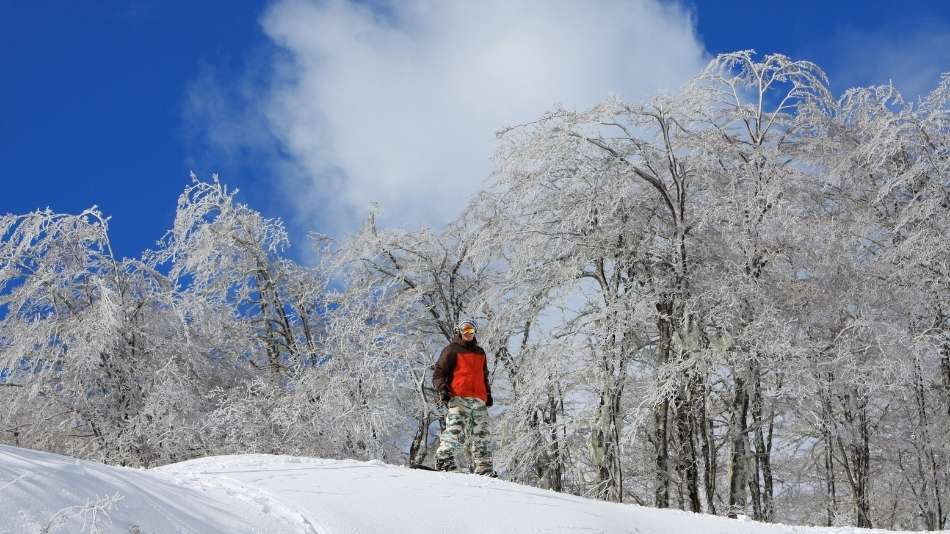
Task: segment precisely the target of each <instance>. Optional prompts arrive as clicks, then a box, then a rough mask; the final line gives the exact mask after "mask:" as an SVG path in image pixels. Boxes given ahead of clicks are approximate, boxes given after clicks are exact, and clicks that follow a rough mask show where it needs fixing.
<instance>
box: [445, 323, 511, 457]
mask: <svg viewBox="0 0 950 534" xmlns="http://www.w3.org/2000/svg"><path fill="white" fill-rule="evenodd" d="M475 332H476V326H475V321H473V320H471V319H465V320H463V321H461V322H459V324H458V325H457V326H456V327H455V334H456V337H455V338H454V339H453V340H452V342H451V343H449V344H448V346H446V347H445V348H444V349H443V350H442V354H441V355H440V356H439V361H438V362H436V364H435V370H434V371H433V372H432V387H433V388H434V389H435V391H437V392H438V393H439V397H440V398H441V399H442V402H445V403H446V404H447V405H448V408H449V412H448V414H447V415H446V416H445V430H444V431H443V432H442V435H441V436H440V439H439V448H438V450H436V453H435V468H436V469H438V470H439V471H456V470H457V469H458V465H457V462H456V458H457V457H458V455H459V453H460V452H462V447H463V441H465V438H466V437H467V438H468V439H469V440H471V442H470V445H471V451H472V461H473V462H474V464H475V473H476V474H478V475H487V476H497V475H496V474H495V471H494V469H492V458H491V453H490V452H489V439H490V438H489V434H488V406H491V405H492V398H491V387H490V386H489V384H488V358H487V357H486V356H485V351H484V350H482V348H481V347H479V346H478V341H477V340H476V339H475Z"/></svg>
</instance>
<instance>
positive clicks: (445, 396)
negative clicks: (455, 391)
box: [439, 389, 452, 403]
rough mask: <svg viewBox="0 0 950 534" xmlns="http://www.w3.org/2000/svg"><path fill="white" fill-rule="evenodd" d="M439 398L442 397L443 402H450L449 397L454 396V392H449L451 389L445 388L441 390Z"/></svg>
mask: <svg viewBox="0 0 950 534" xmlns="http://www.w3.org/2000/svg"><path fill="white" fill-rule="evenodd" d="M439 398H440V399H442V402H445V403H448V402H449V399H451V398H452V394H451V393H449V390H447V389H443V390H442V391H440V392H439Z"/></svg>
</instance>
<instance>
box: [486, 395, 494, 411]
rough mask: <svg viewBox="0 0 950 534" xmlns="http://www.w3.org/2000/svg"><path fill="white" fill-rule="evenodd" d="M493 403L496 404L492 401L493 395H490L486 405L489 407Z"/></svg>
mask: <svg viewBox="0 0 950 534" xmlns="http://www.w3.org/2000/svg"><path fill="white" fill-rule="evenodd" d="M492 404H494V402H493V401H492V398H491V395H489V396H488V400H487V401H485V407H486V408H487V407H489V406H491V405H492Z"/></svg>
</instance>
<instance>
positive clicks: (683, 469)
mask: <svg viewBox="0 0 950 534" xmlns="http://www.w3.org/2000/svg"><path fill="white" fill-rule="evenodd" d="M691 387H692V380H690V381H689V385H687V386H682V387H680V388H679V390H678V391H677V396H676V402H675V403H674V410H675V412H674V416H675V420H676V437H677V439H678V440H679V447H680V455H679V462H678V463H677V471H678V472H679V474H680V478H681V479H682V480H683V483H684V484H685V485H686V495H687V497H688V499H689V510H690V511H691V512H702V505H701V504H700V502H699V469H698V466H697V463H698V462H697V458H696V446H695V444H694V443H693V425H694V421H693V417H692V414H691V413H690V412H691V411H692V410H691V408H692V402H691V399H690V396H691V391H690V390H689V389H691Z"/></svg>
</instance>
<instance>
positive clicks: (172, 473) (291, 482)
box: [0, 446, 884, 534]
mask: <svg viewBox="0 0 950 534" xmlns="http://www.w3.org/2000/svg"><path fill="white" fill-rule="evenodd" d="M44 529H46V530H44ZM0 532H4V533H7V532H10V533H31V534H32V533H39V532H50V533H53V532H61V533H70V534H72V533H79V532H108V533H122V534H130V533H131V534H170V533H200V534H210V533H218V532H220V533H228V534H230V533H267V534H280V533H288V534H289V533H294V534H297V533H301V534H317V533H319V534H401V533H413V534H449V533H451V534H468V533H472V534H475V533H479V534H485V533H489V534H492V533H499V534H501V533H531V534H534V533H537V534H541V533H556V532H564V533H585V534H591V533H598V534H607V533H617V534H621V533H623V534H671V533H672V534H690V533H710V534H719V533H722V534H725V533H741V534H779V533H782V534H791V533H795V534H830V533H838V534H845V533H852V532H853V533H858V532H860V533H862V534H869V533H871V532H884V531H869V530H862V529H850V528H844V529H822V528H809V527H793V526H783V525H764V524H760V523H755V522H752V521H736V520H731V519H727V518H722V517H713V516H706V515H699V514H690V513H686V512H679V511H670V510H657V509H652V508H643V507H639V506H634V505H626V504H613V503H606V502H601V501H596V500H590V499H584V498H581V497H574V496H571V495H564V494H560V493H555V492H551V491H546V490H540V489H536V488H531V487H528V486H522V485H520V484H514V483H511V482H505V481H503V480H495V479H490V478H485V477H479V476H475V475H465V474H454V473H452V474H449V473H435V472H428V471H419V470H412V469H407V468H404V467H397V466H392V465H386V464H383V463H379V462H357V461H351V460H342V461H341V460H321V459H315V458H295V457H288V456H269V455H259V454H252V455H242V456H218V457H212V458H202V459H198V460H192V461H189V462H183V463H180V464H175V465H169V466H165V467H161V468H158V469H152V470H147V471H146V470H139V469H126V468H120V467H111V466H106V465H102V464H97V463H93V462H84V461H79V460H75V459H72V458H68V457H64V456H58V455H55V454H49V453H43V452H37V451H31V450H27V449H18V448H15V447H8V446H0Z"/></svg>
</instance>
